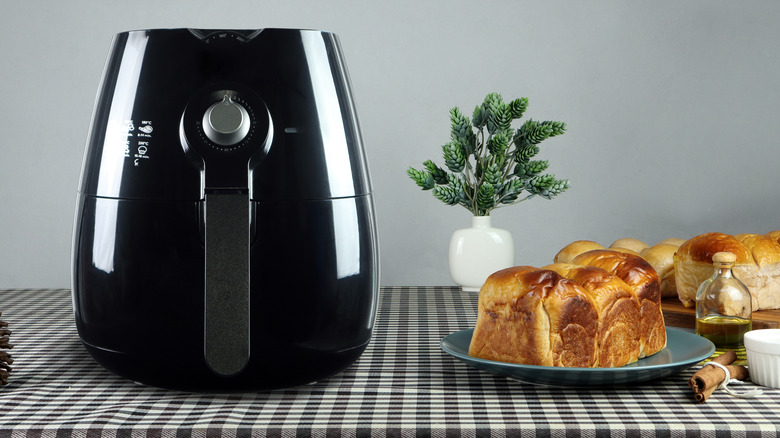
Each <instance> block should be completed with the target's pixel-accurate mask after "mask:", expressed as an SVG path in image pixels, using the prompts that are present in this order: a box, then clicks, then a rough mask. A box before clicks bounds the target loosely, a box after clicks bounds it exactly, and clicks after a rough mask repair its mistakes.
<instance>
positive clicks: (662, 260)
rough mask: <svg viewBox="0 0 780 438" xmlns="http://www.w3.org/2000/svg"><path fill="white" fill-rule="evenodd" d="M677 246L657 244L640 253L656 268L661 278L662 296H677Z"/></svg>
mask: <svg viewBox="0 0 780 438" xmlns="http://www.w3.org/2000/svg"><path fill="white" fill-rule="evenodd" d="M676 251H677V246H674V245H668V244H660V243H659V244H657V245H653V246H650V247H647V248H645V249H643V250H642V252H641V253H640V254H639V255H641V256H642V258H643V259H645V260H647V262H648V263H650V266H652V267H653V269H655V272H656V273H657V274H658V278H659V279H660V280H661V297H664V298H665V297H676V296H677V287H676V286H675V280H674V253H675V252H676Z"/></svg>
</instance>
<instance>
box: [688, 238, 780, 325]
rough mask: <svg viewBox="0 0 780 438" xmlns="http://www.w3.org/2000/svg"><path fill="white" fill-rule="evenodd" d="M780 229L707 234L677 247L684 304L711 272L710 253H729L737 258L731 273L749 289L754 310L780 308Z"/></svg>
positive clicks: (693, 299)
mask: <svg viewBox="0 0 780 438" xmlns="http://www.w3.org/2000/svg"><path fill="white" fill-rule="evenodd" d="M779 240H780V232H777V231H773V232H772V233H769V234H765V235H759V234H738V235H736V236H732V235H729V234H723V233H707V234H702V235H700V236H696V237H694V238H692V239H690V240H688V241H687V242H685V243H684V244H682V245H681V246H680V248H679V249H678V250H677V252H676V254H675V255H674V270H675V277H676V285H677V294H678V296H679V298H680V301H682V303H683V305H685V306H686V307H693V306H694V305H695V304H696V292H697V290H698V288H699V285H701V283H702V282H704V281H705V280H707V279H708V278H709V277H711V276H712V274H713V267H712V256H713V255H714V254H715V253H716V252H721V251H725V252H730V253H732V254H734V255H735V256H736V258H737V261H736V263H735V264H734V267H733V268H732V272H733V273H734V276H735V277H737V278H738V279H740V280H741V281H742V282H743V283H745V285H746V286H747V287H748V289H749V290H750V295H751V298H752V304H753V311H756V310H766V309H780V241H779Z"/></svg>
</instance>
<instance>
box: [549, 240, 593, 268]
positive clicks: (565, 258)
mask: <svg viewBox="0 0 780 438" xmlns="http://www.w3.org/2000/svg"><path fill="white" fill-rule="evenodd" d="M602 248H604V246H602V245H600V244H598V243H596V242H593V241H591V240H576V241H574V242H572V243H570V244H568V245H566V246H564V247H563V249H561V250H560V251H558V254H556V255H555V258H554V259H553V260H554V261H555V263H569V262H571V261H572V260H574V257H577V256H578V255H580V254H582V253H584V252H588V251H591V250H594V249H602Z"/></svg>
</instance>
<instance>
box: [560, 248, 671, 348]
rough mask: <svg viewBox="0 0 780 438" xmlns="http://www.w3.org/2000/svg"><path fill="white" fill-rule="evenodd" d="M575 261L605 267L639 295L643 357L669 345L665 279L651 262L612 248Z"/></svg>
mask: <svg viewBox="0 0 780 438" xmlns="http://www.w3.org/2000/svg"><path fill="white" fill-rule="evenodd" d="M572 263H573V264H577V265H590V266H597V267H599V268H602V269H604V270H606V271H608V272H610V273H612V274H613V275H616V276H617V277H618V278H620V279H621V280H623V281H624V282H625V283H626V284H628V285H629V286H630V287H631V288H633V290H634V293H635V294H636V296H637V298H638V299H639V309H640V344H641V345H640V353H639V357H640V358H642V357H645V356H649V355H651V354H655V353H657V352H659V351H661V350H663V349H664V347H666V326H665V325H664V316H663V313H662V312H661V281H660V279H659V278H658V274H657V273H656V272H655V270H654V269H653V267H652V266H651V265H650V263H648V262H647V261H646V260H645V259H643V258H642V257H640V256H636V255H632V254H627V253H623V252H617V251H611V250H593V251H588V252H586V253H583V254H580V255H579V256H577V257H576V258H575V259H574V260H573V261H572Z"/></svg>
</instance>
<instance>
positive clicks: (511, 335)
mask: <svg viewBox="0 0 780 438" xmlns="http://www.w3.org/2000/svg"><path fill="white" fill-rule="evenodd" d="M597 327H598V312H597V310H596V304H595V303H594V302H593V300H592V299H591V298H590V296H589V294H588V293H587V292H586V291H585V290H584V289H583V288H582V287H581V286H579V285H578V284H577V283H575V282H573V281H571V280H567V279H565V278H563V277H562V276H561V275H560V274H558V273H556V272H554V271H551V270H544V269H537V268H533V267H530V266H517V267H513V268H507V269H504V270H501V271H498V272H495V273H493V274H492V275H490V276H489V277H488V279H487V280H486V281H485V283H484V285H483V286H482V288H481V290H480V292H479V302H478V314H477V324H476V326H475V327H474V333H473V335H472V338H471V344H470V345H469V355H470V356H474V357H478V358H482V359H489V360H496V361H501V362H513V363H521V364H527V365H546V366H561V367H592V366H594V364H595V363H596V332H597Z"/></svg>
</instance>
